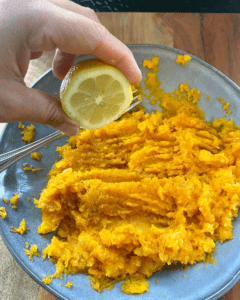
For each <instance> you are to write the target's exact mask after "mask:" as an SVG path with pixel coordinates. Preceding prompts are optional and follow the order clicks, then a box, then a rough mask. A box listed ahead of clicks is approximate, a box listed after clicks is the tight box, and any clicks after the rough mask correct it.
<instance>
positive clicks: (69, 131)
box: [57, 122, 79, 136]
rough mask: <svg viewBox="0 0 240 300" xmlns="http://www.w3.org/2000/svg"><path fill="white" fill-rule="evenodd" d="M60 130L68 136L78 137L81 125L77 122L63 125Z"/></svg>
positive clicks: (59, 127)
mask: <svg viewBox="0 0 240 300" xmlns="http://www.w3.org/2000/svg"><path fill="white" fill-rule="evenodd" d="M57 129H58V130H60V131H62V132H63V133H65V134H66V135H68V136H74V135H77V134H78V132H79V125H78V124H77V123H75V122H73V123H62V124H60V125H59V126H58V127H57Z"/></svg>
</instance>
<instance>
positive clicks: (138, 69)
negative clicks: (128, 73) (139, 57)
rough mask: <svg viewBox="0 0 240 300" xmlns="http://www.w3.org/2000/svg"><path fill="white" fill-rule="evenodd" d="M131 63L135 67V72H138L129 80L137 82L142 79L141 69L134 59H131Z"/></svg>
mask: <svg viewBox="0 0 240 300" xmlns="http://www.w3.org/2000/svg"><path fill="white" fill-rule="evenodd" d="M133 63H134V67H135V70H136V72H135V74H136V73H138V74H136V75H135V78H132V80H131V81H132V82H133V83H137V82H140V81H141V80H142V71H141V70H140V68H139V66H138V64H137V62H136V60H135V59H133Z"/></svg>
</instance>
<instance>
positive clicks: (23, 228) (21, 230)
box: [10, 219, 29, 234]
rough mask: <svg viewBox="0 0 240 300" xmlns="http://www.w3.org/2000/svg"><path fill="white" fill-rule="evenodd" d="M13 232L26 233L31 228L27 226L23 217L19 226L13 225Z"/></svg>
mask: <svg viewBox="0 0 240 300" xmlns="http://www.w3.org/2000/svg"><path fill="white" fill-rule="evenodd" d="M11 228H12V229H11V230H10V231H11V232H16V233H19V234H24V233H26V231H27V230H28V229H29V228H28V227H27V226H26V223H25V220H24V219H22V221H21V223H20V225H19V228H14V227H13V226H11Z"/></svg>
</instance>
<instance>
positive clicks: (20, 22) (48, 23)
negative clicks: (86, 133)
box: [0, 0, 142, 136]
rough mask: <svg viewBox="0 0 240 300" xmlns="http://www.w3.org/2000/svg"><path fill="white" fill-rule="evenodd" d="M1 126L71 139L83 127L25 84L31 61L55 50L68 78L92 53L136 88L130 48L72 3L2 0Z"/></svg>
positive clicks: (58, 72) (57, 71)
mask: <svg viewBox="0 0 240 300" xmlns="http://www.w3.org/2000/svg"><path fill="white" fill-rule="evenodd" d="M0 40H1V48H0V86H1V89H0V122H1V123H3V122H4V123H5V122H7V123H9V122H16V121H29V122H36V123H41V124H47V125H50V126H52V127H54V128H56V129H59V130H61V131H62V132H64V133H65V134H67V135H69V136H72V135H75V134H77V132H78V129H79V126H78V124H77V123H75V122H74V121H72V120H71V119H70V118H69V117H68V116H67V115H66V114H65V113H64V112H63V110H62V109H61V108H60V106H59V104H58V102H59V100H58V99H57V98H55V97H53V96H51V95H49V94H47V93H44V92H42V91H39V90H36V89H33V88H28V87H26V85H25V83H24V76H25V75H26V72H27V69H28V65H29V62H30V60H31V59H36V58H39V57H40V56H41V55H42V53H43V51H53V50H55V49H56V54H55V57H54V59H53V64H52V67H53V73H54V75H55V76H56V77H57V78H58V79H63V78H64V76H65V75H66V73H67V71H68V70H69V68H70V67H71V66H72V64H73V62H74V60H75V58H76V57H77V56H78V55H80V54H92V55H94V56H96V57H98V58H100V59H102V60H103V61H105V62H107V63H110V64H113V65H115V66H116V67H117V68H118V69H119V70H120V71H122V73H123V74H124V75H125V76H126V77H127V78H128V80H129V81H130V82H131V83H136V82H140V81H141V79H142V74H141V71H140V69H139V67H138V66H137V63H136V61H135V59H134V57H133V54H132V52H131V51H130V49H129V48H128V47H127V46H125V45H124V44H123V43H122V42H121V41H120V40H118V39H117V38H116V37H114V36H113V35H112V34H111V33H110V32H109V31H108V30H107V29H106V28H105V27H104V26H103V25H102V24H101V23H100V21H99V19H98V17H97V15H96V13H95V12H94V11H93V10H91V9H89V8H85V7H83V6H80V5H77V4H75V3H73V2H70V1H68V0H41V1H39V0H0Z"/></svg>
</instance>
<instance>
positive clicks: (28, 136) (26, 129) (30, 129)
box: [18, 122, 35, 143]
mask: <svg viewBox="0 0 240 300" xmlns="http://www.w3.org/2000/svg"><path fill="white" fill-rule="evenodd" d="M18 128H20V129H22V132H21V134H22V140H23V141H24V142H26V143H31V142H33V141H34V129H35V126H34V125H33V124H31V125H28V126H25V125H23V124H22V123H21V122H19V124H18Z"/></svg>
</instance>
